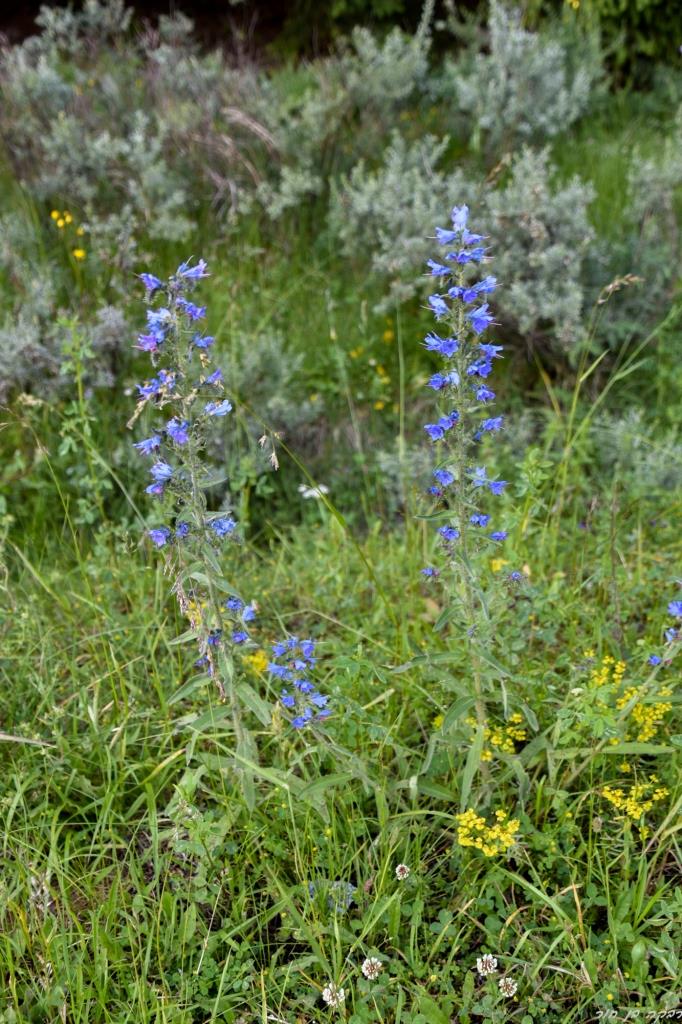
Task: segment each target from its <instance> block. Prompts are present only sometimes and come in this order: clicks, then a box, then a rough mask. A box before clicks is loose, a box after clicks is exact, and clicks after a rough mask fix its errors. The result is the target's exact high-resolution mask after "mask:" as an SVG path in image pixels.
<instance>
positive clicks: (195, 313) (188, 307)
mask: <svg viewBox="0 0 682 1024" xmlns="http://www.w3.org/2000/svg"><path fill="white" fill-rule="evenodd" d="M178 306H179V307H180V309H182V310H183V311H184V313H185V314H186V316H188V317H189V319H190V320H201V319H202V318H203V317H205V316H206V306H195V304H194V303H193V302H190V301H189V300H188V299H178Z"/></svg>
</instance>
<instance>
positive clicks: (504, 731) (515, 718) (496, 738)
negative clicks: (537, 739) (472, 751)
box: [466, 711, 528, 761]
mask: <svg viewBox="0 0 682 1024" xmlns="http://www.w3.org/2000/svg"><path fill="white" fill-rule="evenodd" d="M522 722H523V715H520V714H519V713H518V711H515V712H514V714H513V715H510V716H509V720H508V722H506V724H504V725H494V726H493V727H492V728H490V727H489V726H487V725H486V726H485V728H484V730H483V739H484V741H485V742H486V743H489V744H490V746H489V747H484V749H483V753H482V754H481V760H482V761H492V759H493V751H492V750H491V749H490V748H491V747H494V748H495V750H499V751H501V753H503V754H515V753H516V746H515V744H516V743H523V741H524V740H525V739H527V738H528V733H527V732H526V730H525V729H523V728H522V727H521V723H522ZM466 724H467V725H468V726H469V727H470V728H471V729H475V728H476V725H477V723H476V719H475V718H471V717H469V718H467V719H466Z"/></svg>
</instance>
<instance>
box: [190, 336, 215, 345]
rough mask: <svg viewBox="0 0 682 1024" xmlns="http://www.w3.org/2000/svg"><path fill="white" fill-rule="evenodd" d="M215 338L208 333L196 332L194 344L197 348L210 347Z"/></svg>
mask: <svg viewBox="0 0 682 1024" xmlns="http://www.w3.org/2000/svg"><path fill="white" fill-rule="evenodd" d="M214 341H215V338H212V337H211V336H210V335H207V334H195V335H194V337H193V338H192V344H193V345H194V347H195V348H210V347H211V345H212V344H213V342H214Z"/></svg>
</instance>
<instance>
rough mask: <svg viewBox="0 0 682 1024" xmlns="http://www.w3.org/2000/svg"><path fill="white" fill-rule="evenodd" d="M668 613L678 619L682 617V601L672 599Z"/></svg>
mask: <svg viewBox="0 0 682 1024" xmlns="http://www.w3.org/2000/svg"><path fill="white" fill-rule="evenodd" d="M668 614H669V615H674V616H675V618H676V619H682V601H671V602H670V603H669V605H668Z"/></svg>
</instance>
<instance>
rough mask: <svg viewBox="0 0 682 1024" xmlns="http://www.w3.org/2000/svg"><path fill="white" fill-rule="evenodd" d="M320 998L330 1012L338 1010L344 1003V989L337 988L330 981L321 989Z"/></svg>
mask: <svg viewBox="0 0 682 1024" xmlns="http://www.w3.org/2000/svg"><path fill="white" fill-rule="evenodd" d="M322 998H323V999H324V1001H325V1003H326V1004H327V1006H329V1007H331V1009H332V1010H338V1008H339V1007H340V1006H343V1004H344V1002H345V999H346V993H345V991H344V989H342V988H339V987H338V985H335V984H334V982H333V981H330V982H329V984H328V985H327V987H326V988H323V989H322Z"/></svg>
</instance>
